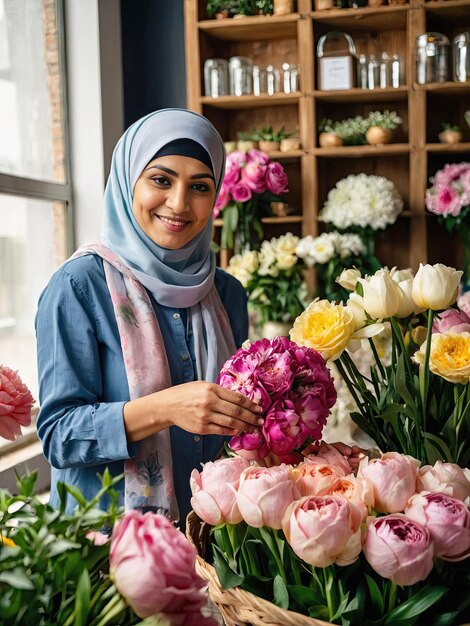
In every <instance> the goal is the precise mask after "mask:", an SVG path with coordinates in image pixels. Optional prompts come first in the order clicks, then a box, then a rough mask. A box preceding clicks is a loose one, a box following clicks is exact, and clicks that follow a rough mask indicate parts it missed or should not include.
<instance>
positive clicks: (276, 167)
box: [266, 161, 289, 195]
mask: <svg viewBox="0 0 470 626" xmlns="http://www.w3.org/2000/svg"><path fill="white" fill-rule="evenodd" d="M287 183H288V181H287V174H286V173H285V171H284V168H283V167H282V165H281V164H280V163H277V162H274V161H271V163H269V165H268V166H267V170H266V185H267V187H268V189H269V191H272V192H273V193H275V194H276V195H279V194H281V193H287V192H288V191H289V190H288V189H287Z"/></svg>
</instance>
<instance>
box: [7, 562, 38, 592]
mask: <svg viewBox="0 0 470 626" xmlns="http://www.w3.org/2000/svg"><path fill="white" fill-rule="evenodd" d="M0 582H3V583H6V584H7V585H10V586H11V587H14V588H15V589H31V590H32V589H34V585H33V583H32V582H31V579H30V578H29V577H28V576H27V575H26V574H25V572H24V571H23V570H22V569H20V568H19V567H15V569H13V570H11V571H9V572H0Z"/></svg>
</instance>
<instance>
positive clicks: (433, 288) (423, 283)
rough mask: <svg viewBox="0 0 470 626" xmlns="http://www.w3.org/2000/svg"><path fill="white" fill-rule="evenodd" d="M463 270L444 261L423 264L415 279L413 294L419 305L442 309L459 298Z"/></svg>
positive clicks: (437, 309)
mask: <svg viewBox="0 0 470 626" xmlns="http://www.w3.org/2000/svg"><path fill="white" fill-rule="evenodd" d="M462 274H463V272H462V271H460V270H456V269H454V268H453V267H447V265H443V264H442V263H436V265H423V264H422V263H420V265H419V270H418V271H417V273H416V276H415V277H414V279H413V288H412V296H413V300H414V301H415V303H416V304H417V305H418V306H419V307H423V308H425V309H432V310H433V311H440V310H442V309H447V307H449V306H451V305H452V304H454V302H455V301H456V300H457V294H458V290H459V283H460V279H461V278H462Z"/></svg>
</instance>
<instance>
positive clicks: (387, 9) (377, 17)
mask: <svg viewBox="0 0 470 626" xmlns="http://www.w3.org/2000/svg"><path fill="white" fill-rule="evenodd" d="M446 1H447V0H446ZM409 8H410V7H409V5H408V4H403V5H397V6H394V5H391V6H381V7H377V8H375V7H364V8H362V9H330V10H326V11H313V13H312V18H313V20H314V22H321V23H322V24H328V25H330V26H335V27H338V28H341V29H344V30H396V29H399V28H403V29H404V28H406V17H407V14H408V9H409Z"/></svg>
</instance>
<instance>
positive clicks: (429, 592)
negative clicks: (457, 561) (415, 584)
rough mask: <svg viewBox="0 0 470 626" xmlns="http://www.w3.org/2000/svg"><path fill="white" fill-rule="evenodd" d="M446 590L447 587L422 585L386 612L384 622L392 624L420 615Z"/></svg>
mask: <svg viewBox="0 0 470 626" xmlns="http://www.w3.org/2000/svg"><path fill="white" fill-rule="evenodd" d="M448 591H449V589H448V587H424V588H423V589H420V590H419V591H418V592H417V593H415V594H414V595H413V596H411V598H408V600H406V602H403V604H400V606H397V607H395V608H394V609H393V610H391V611H390V612H389V613H387V616H386V618H385V621H384V624H390V625H392V624H393V625H394V624H396V622H399V621H404V620H409V619H411V618H413V617H417V616H418V615H422V613H424V611H426V610H427V609H429V607H430V606H432V605H433V604H435V603H436V602H438V601H439V600H440V599H441V598H442V596H443V595H444V594H445V593H447V592H448Z"/></svg>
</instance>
